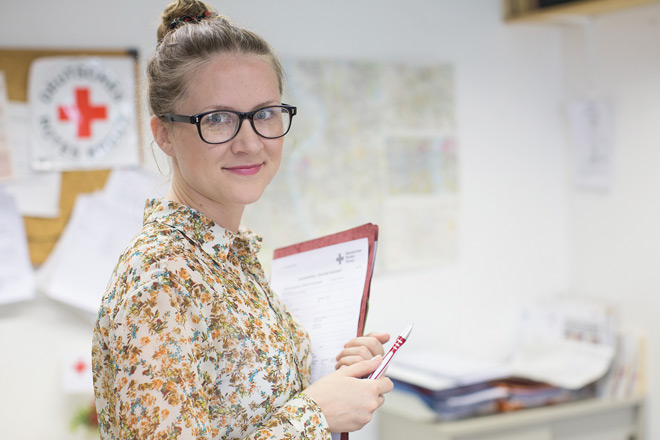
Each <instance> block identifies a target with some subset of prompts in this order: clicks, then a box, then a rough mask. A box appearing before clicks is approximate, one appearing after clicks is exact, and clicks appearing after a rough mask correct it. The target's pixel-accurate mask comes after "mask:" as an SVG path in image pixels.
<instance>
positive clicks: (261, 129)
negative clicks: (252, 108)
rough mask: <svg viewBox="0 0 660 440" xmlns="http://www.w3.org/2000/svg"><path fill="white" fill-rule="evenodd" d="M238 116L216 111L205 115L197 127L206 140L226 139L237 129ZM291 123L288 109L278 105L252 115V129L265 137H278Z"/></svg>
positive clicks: (211, 141) (218, 140) (238, 123)
mask: <svg viewBox="0 0 660 440" xmlns="http://www.w3.org/2000/svg"><path fill="white" fill-rule="evenodd" d="M239 125H240V117H239V116H238V115H237V114H235V113H232V112H226V111H218V112H213V113H209V114H207V115H205V116H204V117H203V118H202V120H201V121H200V124H199V127H200V131H201V134H202V137H203V138H204V140H205V141H206V142H210V143H222V142H225V141H228V140H229V139H231V138H232V137H234V135H235V134H236V132H237V131H238V130H239V128H240V127H239ZM290 125H291V115H290V113H289V111H288V110H287V109H286V108H284V107H280V106H273V107H265V108H262V109H259V110H258V111H257V112H256V113H254V115H253V116H252V126H253V127H254V130H255V131H256V132H257V134H259V135H260V136H262V137H265V138H278V137H280V136H283V135H284V134H286V132H287V131H288V130H289V127H290Z"/></svg>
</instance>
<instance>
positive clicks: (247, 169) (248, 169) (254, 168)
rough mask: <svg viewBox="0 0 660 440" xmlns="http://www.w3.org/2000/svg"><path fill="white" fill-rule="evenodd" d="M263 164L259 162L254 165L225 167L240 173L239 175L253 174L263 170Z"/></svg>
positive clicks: (232, 171)
mask: <svg viewBox="0 0 660 440" xmlns="http://www.w3.org/2000/svg"><path fill="white" fill-rule="evenodd" d="M262 165H263V164H261V163H257V164H252V165H239V166H235V167H225V168H224V169H225V170H227V171H229V172H230V173H234V174H238V175H239V176H252V175H254V174H257V173H258V172H259V170H261V166H262Z"/></svg>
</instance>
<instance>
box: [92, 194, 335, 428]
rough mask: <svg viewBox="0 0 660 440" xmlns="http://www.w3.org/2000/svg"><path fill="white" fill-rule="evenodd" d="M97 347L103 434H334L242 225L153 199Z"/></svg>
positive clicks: (112, 290) (122, 262) (113, 289)
mask: <svg viewBox="0 0 660 440" xmlns="http://www.w3.org/2000/svg"><path fill="white" fill-rule="evenodd" d="M144 217H145V220H144V227H143V228H142V231H141V232H140V233H139V234H138V235H137V236H136V237H135V238H134V239H133V241H132V242H131V243H130V244H129V246H128V247H127V249H126V250H125V251H124V253H123V254H122V256H121V257H120V259H119V262H118V264H117V267H116V268H115V271H114V273H113V275H112V278H111V280H110V283H109V284H108V287H107V290H106V292H105V294H104V296H103V300H102V303H101V306H100V309H99V315H98V320H97V323H96V326H95V329H94V344H93V350H92V358H93V369H94V390H95V396H96V407H97V412H98V418H99V426H100V431H101V438H102V439H104V440H119V439H140V440H145V439H163V440H165V439H168V440H169V439H250V440H265V439H314V440H316V439H330V432H329V430H328V426H327V422H326V420H325V417H324V416H323V413H322V412H321V410H320V408H319V407H318V405H316V403H315V402H314V401H313V400H311V399H310V398H309V397H307V396H306V395H305V394H304V393H303V392H302V390H303V389H305V388H306V387H307V386H308V385H309V381H310V342H309V337H308V335H307V333H306V332H305V330H304V329H303V328H302V327H301V326H300V325H299V324H298V322H297V321H295V320H294V319H293V317H292V316H291V315H290V314H289V312H288V311H287V310H286V308H285V307H284V305H283V304H282V303H281V302H280V301H279V299H278V297H277V296H276V295H275V294H273V292H272V291H271V290H270V288H269V287H268V282H267V280H266V278H265V276H264V273H263V270H262V268H261V265H260V264H259V262H258V260H257V257H256V252H257V251H258V249H259V246H260V239H259V238H258V237H256V236H254V235H252V234H251V233H250V232H249V231H247V230H245V229H241V230H240V231H239V232H238V233H233V232H231V231H227V230H225V229H224V228H222V227H220V226H219V225H216V224H215V223H214V222H213V221H211V220H210V219H208V218H206V217H205V216H204V215H202V214H201V213H199V212H197V211H195V210H193V209H191V208H188V207H186V206H183V205H180V204H177V203H174V202H169V201H165V200H150V201H148V202H147V207H146V209H145V215H144Z"/></svg>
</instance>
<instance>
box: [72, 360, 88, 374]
mask: <svg viewBox="0 0 660 440" xmlns="http://www.w3.org/2000/svg"><path fill="white" fill-rule="evenodd" d="M73 369H74V370H76V373H78V374H83V373H84V372H85V370H86V369H87V364H85V362H84V361H82V360H80V359H78V361H77V362H76V363H75V364H74V365H73Z"/></svg>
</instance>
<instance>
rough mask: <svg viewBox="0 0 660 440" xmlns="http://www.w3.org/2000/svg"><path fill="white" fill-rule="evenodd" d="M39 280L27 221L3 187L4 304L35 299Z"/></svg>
mask: <svg viewBox="0 0 660 440" xmlns="http://www.w3.org/2000/svg"><path fill="white" fill-rule="evenodd" d="M34 296H35V279H34V272H33V269H32V265H31V263H30V255H29V251H28V244H27V237H26V235H25V227H24V225H23V219H22V218H21V215H20V214H19V213H18V210H17V209H16V203H15V202H14V199H13V197H12V196H10V195H9V194H7V193H6V192H5V191H4V190H3V189H2V187H0V304H1V303H10V302H15V301H21V300H27V299H31V298H33V297H34Z"/></svg>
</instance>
